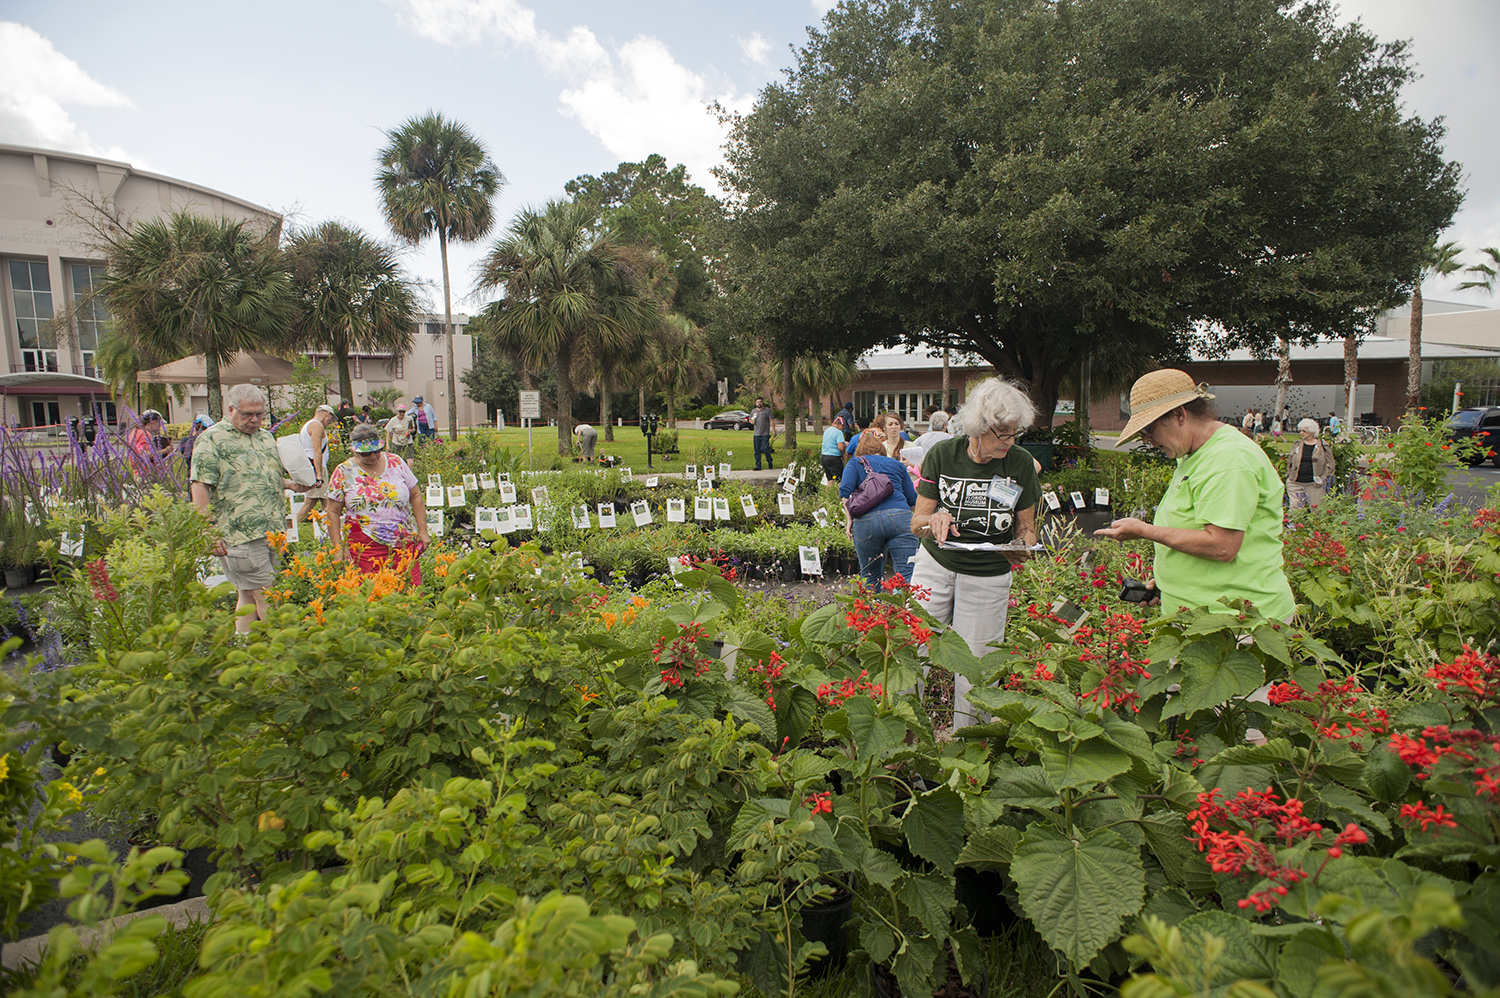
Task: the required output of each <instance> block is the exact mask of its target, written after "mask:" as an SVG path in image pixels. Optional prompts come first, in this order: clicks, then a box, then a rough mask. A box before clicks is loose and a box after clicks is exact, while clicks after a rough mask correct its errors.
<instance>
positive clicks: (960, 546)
mask: <svg viewBox="0 0 1500 998" xmlns="http://www.w3.org/2000/svg"><path fill="white" fill-rule="evenodd" d="M941 547H942V548H943V550H945V551H946V550H947V549H949V548H952V549H953V550H955V551H1045V550H1047V547H1046V545H1045V544H1032V545H1031V546H1029V547H1028V546H1027V545H1025V544H996V543H994V542H992V541H981V542H979V543H977V544H971V543H966V542H964V541H944V542H943V543H942V545H941Z"/></svg>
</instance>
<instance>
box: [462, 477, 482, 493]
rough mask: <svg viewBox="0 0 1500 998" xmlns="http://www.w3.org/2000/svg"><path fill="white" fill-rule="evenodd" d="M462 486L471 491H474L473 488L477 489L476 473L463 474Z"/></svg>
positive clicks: (477, 478) (477, 479)
mask: <svg viewBox="0 0 1500 998" xmlns="http://www.w3.org/2000/svg"><path fill="white" fill-rule="evenodd" d="M464 488H466V489H468V490H469V491H471V492H472V491H474V490H475V489H478V488H479V476H478V475H465V476H464Z"/></svg>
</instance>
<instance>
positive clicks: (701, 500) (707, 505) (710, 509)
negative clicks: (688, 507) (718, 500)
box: [693, 496, 714, 520]
mask: <svg viewBox="0 0 1500 998" xmlns="http://www.w3.org/2000/svg"><path fill="white" fill-rule="evenodd" d="M713 518H714V501H713V500H712V499H710V498H709V497H708V496H698V497H697V498H696V499H694V500H693V519H695V520H712V519H713Z"/></svg>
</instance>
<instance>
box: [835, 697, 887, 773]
mask: <svg viewBox="0 0 1500 998" xmlns="http://www.w3.org/2000/svg"><path fill="white" fill-rule="evenodd" d="M824 724H825V725H826V726H827V727H828V728H829V729H830V730H832V731H834V732H835V733H837V734H840V735H844V736H847V737H848V738H849V740H850V741H851V742H853V744H854V757H855V760H856V762H857V764H858V765H859V766H860V768H862V769H868V768H870V767H871V766H874V765H877V764H878V763H879V762H880V761H881V760H882V759H884V758H885V757H886V756H887V755H889V754H890V753H891V752H893V751H895V750H896V749H898V748H900V747H901V743H902V740H903V739H904V738H905V737H906V725H905V724H904V723H903V722H902V721H901V720H900V719H899V718H896V717H892V716H891V715H890V714H889V713H888V712H886V710H885V709H884V708H883V707H880V706H879V705H878V704H876V703H875V701H873V700H870V699H869V698H867V697H855V698H854V699H852V700H849V701H846V702H845V704H844V706H843V707H841V708H840V709H838V710H836V711H832V712H830V713H829V714H828V715H827V716H826V717H825V718H824Z"/></svg>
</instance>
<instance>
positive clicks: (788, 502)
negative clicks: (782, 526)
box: [776, 492, 797, 516]
mask: <svg viewBox="0 0 1500 998" xmlns="http://www.w3.org/2000/svg"><path fill="white" fill-rule="evenodd" d="M776 512H778V513H780V514H781V515H782V516H796V515H797V501H796V500H795V499H793V498H792V494H791V493H790V492H783V493H781V495H779V496H777V497H776Z"/></svg>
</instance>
